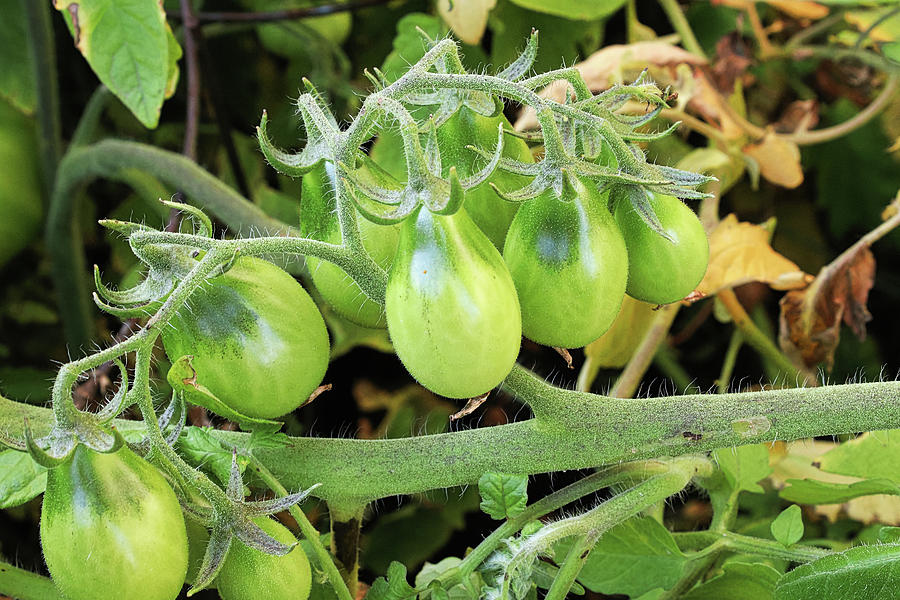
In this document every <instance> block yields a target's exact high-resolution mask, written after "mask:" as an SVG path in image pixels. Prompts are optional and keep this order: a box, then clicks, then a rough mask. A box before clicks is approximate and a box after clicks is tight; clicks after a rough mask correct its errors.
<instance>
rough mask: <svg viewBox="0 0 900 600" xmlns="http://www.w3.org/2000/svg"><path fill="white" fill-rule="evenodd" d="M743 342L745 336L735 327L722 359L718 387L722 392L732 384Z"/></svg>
mask: <svg viewBox="0 0 900 600" xmlns="http://www.w3.org/2000/svg"><path fill="white" fill-rule="evenodd" d="M743 344H744V336H743V334H742V333H741V330H740V329H735V330H734V331H733V332H732V334H731V340H729V342H728V349H727V350H726V351H725V359H724V360H722V370H721V371H719V380H718V383H717V389H718V392H719V393H720V394H724V393H725V392H727V391H728V386H729V385H730V384H731V374H732V373H733V372H734V365H735V363H736V362H737V355H738V352H740V350H741V346H742V345H743Z"/></svg>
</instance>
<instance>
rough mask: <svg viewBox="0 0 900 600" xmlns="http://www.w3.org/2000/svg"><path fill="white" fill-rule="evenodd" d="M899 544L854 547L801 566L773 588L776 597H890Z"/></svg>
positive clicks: (896, 579)
mask: <svg viewBox="0 0 900 600" xmlns="http://www.w3.org/2000/svg"><path fill="white" fill-rule="evenodd" d="M898 589H900V544H881V545H877V546H857V547H855V548H850V549H849V550H846V551H844V552H841V553H840V554H832V555H830V556H826V557H824V558H820V559H818V560H816V561H813V562H811V563H807V564H805V565H801V566H799V567H797V568H796V569H794V570H793V571H790V572H788V573H786V574H785V575H784V576H783V577H782V578H781V579H779V580H778V585H777V586H776V587H775V600H809V598H815V599H816V600H893V599H894V598H896V597H897V590H898Z"/></svg>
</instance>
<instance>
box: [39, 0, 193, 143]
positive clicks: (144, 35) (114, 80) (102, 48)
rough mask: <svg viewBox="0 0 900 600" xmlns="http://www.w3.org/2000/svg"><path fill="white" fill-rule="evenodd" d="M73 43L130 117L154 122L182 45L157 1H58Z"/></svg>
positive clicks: (150, 125) (175, 72) (173, 77)
mask: <svg viewBox="0 0 900 600" xmlns="http://www.w3.org/2000/svg"><path fill="white" fill-rule="evenodd" d="M55 6H56V8H57V10H59V11H60V12H62V13H63V16H64V17H65V19H66V23H67V25H68V26H69V30H70V31H71V33H72V37H73V38H74V41H75V46H76V47H77V48H78V49H79V50H80V51H81V53H82V54H83V55H84V57H85V59H86V60H87V62H88V64H89V65H90V66H91V69H93V71H94V73H95V74H96V75H97V77H98V78H99V79H100V81H101V82H103V84H104V85H106V87H108V88H109V89H110V91H112V93H113V94H115V95H116V96H117V97H118V98H119V99H120V100H121V101H122V102H123V103H124V104H125V106H127V107H128V109H129V110H130V111H131V112H132V113H134V116H135V117H137V119H138V120H139V121H140V122H141V123H142V124H143V125H144V126H145V127H148V128H151V129H152V128H154V127H156V125H157V123H158V122H159V112H160V109H161V108H162V103H163V100H164V99H165V98H166V96H167V94H168V95H171V93H172V92H174V91H175V81H176V80H177V77H178V67H177V60H178V58H180V57H181V47H180V46H179V45H178V42H177V41H175V37H174V36H173V35H172V32H171V30H170V29H169V28H168V26H167V24H166V15H165V11H164V10H163V6H162V3H161V2H158V1H157V0H77V1H74V0H56V4H55Z"/></svg>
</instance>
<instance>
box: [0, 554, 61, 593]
mask: <svg viewBox="0 0 900 600" xmlns="http://www.w3.org/2000/svg"><path fill="white" fill-rule="evenodd" d="M0 595H4V596H10V597H12V598H17V599H18V600H63V597H62V595H61V594H60V593H59V592H57V591H56V586H55V585H53V582H52V581H50V579H49V578H47V577H42V576H41V575H38V574H37V573H32V572H31V571H26V570H24V569H20V568H18V567H14V566H12V565H10V564H7V563H5V562H0Z"/></svg>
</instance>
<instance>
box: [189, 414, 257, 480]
mask: <svg viewBox="0 0 900 600" xmlns="http://www.w3.org/2000/svg"><path fill="white" fill-rule="evenodd" d="M176 446H177V448H178V452H179V453H180V454H181V455H182V456H183V457H184V459H185V460H186V461H187V462H189V463H191V464H192V465H194V466H196V467H202V468H203V469H204V470H205V471H208V472H209V473H212V474H213V475H214V476H215V478H216V479H218V480H219V482H220V483H221V484H222V485H225V484H227V483H228V478H229V476H230V475H231V450H230V449H229V448H226V447H225V446H223V445H222V442H220V441H219V440H217V439H216V438H214V437H213V436H212V435H211V434H210V433H209V429H208V428H204V427H185V429H184V432H183V433H182V434H181V436H179V438H178V442H177V443H176ZM238 465H239V466H240V468H241V471H243V470H244V468H245V467H246V466H247V459H246V458H244V457H242V456H238Z"/></svg>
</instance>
